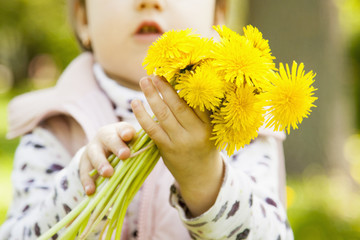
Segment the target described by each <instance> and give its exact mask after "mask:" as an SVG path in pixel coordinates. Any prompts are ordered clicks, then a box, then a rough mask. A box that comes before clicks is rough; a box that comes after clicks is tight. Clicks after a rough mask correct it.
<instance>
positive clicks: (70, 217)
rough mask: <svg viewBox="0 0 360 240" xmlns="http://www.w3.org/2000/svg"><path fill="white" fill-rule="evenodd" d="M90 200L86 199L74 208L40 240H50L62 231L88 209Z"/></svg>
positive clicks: (39, 239)
mask: <svg viewBox="0 0 360 240" xmlns="http://www.w3.org/2000/svg"><path fill="white" fill-rule="evenodd" d="M89 201H90V199H89V198H86V199H84V200H83V201H81V203H80V204H79V205H78V206H77V207H76V208H74V209H73V210H72V211H71V212H70V213H69V214H68V215H66V216H65V217H64V218H63V219H61V220H60V221H59V222H58V223H56V224H55V225H54V226H53V227H52V228H50V229H49V230H48V231H47V232H45V233H44V234H43V235H41V236H40V237H39V238H38V240H48V239H49V238H51V237H52V236H54V235H55V234H56V233H57V232H59V231H60V229H62V228H63V227H65V226H66V225H67V224H69V223H70V222H71V221H73V220H74V219H75V218H76V217H77V216H78V215H79V214H80V213H81V212H82V211H83V209H84V208H85V207H86V205H87V204H88V203H89Z"/></svg>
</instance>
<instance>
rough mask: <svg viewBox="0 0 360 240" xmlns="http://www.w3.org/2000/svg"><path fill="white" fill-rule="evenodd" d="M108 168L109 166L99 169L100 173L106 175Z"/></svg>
mask: <svg viewBox="0 0 360 240" xmlns="http://www.w3.org/2000/svg"><path fill="white" fill-rule="evenodd" d="M106 169H107V166H104V167H102V168H100V170H99V173H100V175H104V172H105V171H106Z"/></svg>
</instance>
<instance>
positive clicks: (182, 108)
mask: <svg viewBox="0 0 360 240" xmlns="http://www.w3.org/2000/svg"><path fill="white" fill-rule="evenodd" d="M186 109H187V108H186V106H185V105H184V104H176V105H175V106H174V110H175V111H176V112H177V113H183V112H185V111H186Z"/></svg>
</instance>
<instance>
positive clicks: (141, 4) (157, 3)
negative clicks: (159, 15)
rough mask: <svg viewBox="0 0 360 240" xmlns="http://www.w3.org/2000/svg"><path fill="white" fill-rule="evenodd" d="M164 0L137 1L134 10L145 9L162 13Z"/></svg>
mask: <svg viewBox="0 0 360 240" xmlns="http://www.w3.org/2000/svg"><path fill="white" fill-rule="evenodd" d="M165 1H166V0H137V1H136V2H137V3H136V9H137V10H145V9H155V10H158V11H163V10H164V6H165Z"/></svg>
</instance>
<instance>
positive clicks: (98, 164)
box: [85, 144, 114, 177]
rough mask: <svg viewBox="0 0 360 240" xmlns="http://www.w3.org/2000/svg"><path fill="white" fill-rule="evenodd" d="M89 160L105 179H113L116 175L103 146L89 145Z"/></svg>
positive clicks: (87, 148) (87, 150)
mask: <svg viewBox="0 0 360 240" xmlns="http://www.w3.org/2000/svg"><path fill="white" fill-rule="evenodd" d="M85 153H86V154H87V158H88V159H89V160H90V163H91V165H92V166H93V167H94V168H95V169H96V170H97V172H98V173H99V174H100V175H101V176H103V177H111V176H112V175H113V173H114V169H113V167H112V166H111V165H110V163H109V161H108V160H107V157H106V153H105V151H104V149H103V148H102V146H100V145H98V144H89V145H88V146H87V147H86V152H85Z"/></svg>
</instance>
